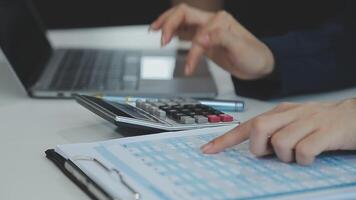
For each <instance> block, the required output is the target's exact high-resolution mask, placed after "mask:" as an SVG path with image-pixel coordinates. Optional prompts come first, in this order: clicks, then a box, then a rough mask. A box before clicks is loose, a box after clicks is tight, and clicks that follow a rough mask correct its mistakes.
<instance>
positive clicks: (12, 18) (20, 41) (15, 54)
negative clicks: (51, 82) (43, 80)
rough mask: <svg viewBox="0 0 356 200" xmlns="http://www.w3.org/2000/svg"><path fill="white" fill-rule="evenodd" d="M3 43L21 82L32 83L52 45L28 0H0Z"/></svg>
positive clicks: (37, 75)
mask: <svg viewBox="0 0 356 200" xmlns="http://www.w3.org/2000/svg"><path fill="white" fill-rule="evenodd" d="M0 47H1V49H2V51H3V52H4V54H5V56H6V57H7V59H8V61H9V63H10V64H11V66H12V67H13V69H14V71H15V72H16V74H17V76H18V77H19V79H20V80H21V82H22V84H23V85H24V86H25V87H26V88H29V87H31V86H32V85H33V84H34V83H35V81H36V80H37V79H38V77H39V76H40V74H41V72H42V70H43V68H44V66H45V65H46V63H47V61H48V59H49V57H50V55H51V46H50V44H49V42H48V40H47V38H46V36H45V31H44V29H43V28H42V26H41V24H40V21H39V17H38V16H37V15H36V13H35V10H34V8H33V6H32V4H31V2H30V1H29V0H0Z"/></svg>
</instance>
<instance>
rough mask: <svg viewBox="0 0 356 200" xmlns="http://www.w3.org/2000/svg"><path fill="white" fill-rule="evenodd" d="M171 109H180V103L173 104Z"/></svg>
mask: <svg viewBox="0 0 356 200" xmlns="http://www.w3.org/2000/svg"><path fill="white" fill-rule="evenodd" d="M172 108H173V109H176V110H180V109H182V108H183V107H182V106H181V105H174V106H172Z"/></svg>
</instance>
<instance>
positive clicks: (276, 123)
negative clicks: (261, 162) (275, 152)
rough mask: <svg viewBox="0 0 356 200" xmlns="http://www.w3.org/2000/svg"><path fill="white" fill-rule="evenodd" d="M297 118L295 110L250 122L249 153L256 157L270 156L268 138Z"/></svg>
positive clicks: (260, 117) (265, 116) (257, 118)
mask: <svg viewBox="0 0 356 200" xmlns="http://www.w3.org/2000/svg"><path fill="white" fill-rule="evenodd" d="M297 116H298V112H296V110H295V109H290V110H288V111H285V112H277V113H272V114H269V115H264V116H259V117H256V118H255V119H253V121H252V122H251V133H250V151H251V152H252V153H253V154H255V155H256V156H265V155H268V154H270V152H271V151H270V150H271V149H270V137H271V136H272V135H273V134H274V133H275V132H277V131H278V130H279V129H281V128H283V127H284V126H286V125H288V124H290V123H291V122H293V121H295V120H296V119H297Z"/></svg>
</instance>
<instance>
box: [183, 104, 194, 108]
mask: <svg viewBox="0 0 356 200" xmlns="http://www.w3.org/2000/svg"><path fill="white" fill-rule="evenodd" d="M183 108H186V109H194V108H195V105H193V104H186V105H184V106H183Z"/></svg>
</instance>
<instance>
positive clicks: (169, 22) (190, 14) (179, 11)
mask: <svg viewBox="0 0 356 200" xmlns="http://www.w3.org/2000/svg"><path fill="white" fill-rule="evenodd" d="M210 16H211V13H209V12H204V11H201V10H197V9H194V8H192V7H189V6H186V5H184V4H182V5H180V6H178V7H177V8H176V9H175V10H174V11H173V13H172V14H171V15H169V16H168V17H167V18H166V20H165V22H164V24H163V25H162V34H163V35H162V38H163V39H162V41H163V45H165V44H167V43H168V42H169V41H170V40H171V39H172V37H173V36H174V35H175V34H176V32H177V31H178V30H179V28H180V27H181V26H187V25H190V26H191V25H200V26H202V25H203V24H205V23H206V22H207V21H208V19H209V18H210Z"/></svg>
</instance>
